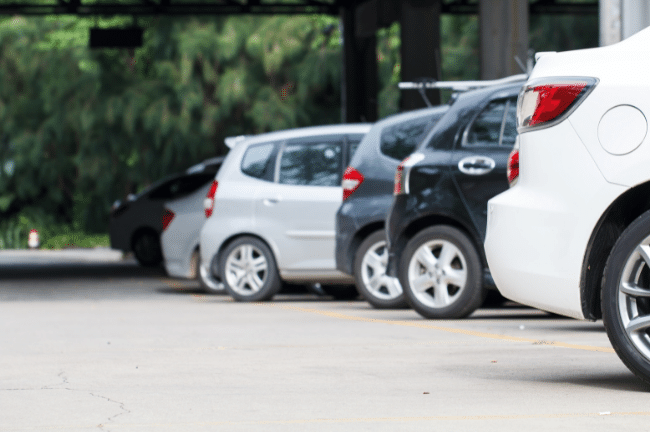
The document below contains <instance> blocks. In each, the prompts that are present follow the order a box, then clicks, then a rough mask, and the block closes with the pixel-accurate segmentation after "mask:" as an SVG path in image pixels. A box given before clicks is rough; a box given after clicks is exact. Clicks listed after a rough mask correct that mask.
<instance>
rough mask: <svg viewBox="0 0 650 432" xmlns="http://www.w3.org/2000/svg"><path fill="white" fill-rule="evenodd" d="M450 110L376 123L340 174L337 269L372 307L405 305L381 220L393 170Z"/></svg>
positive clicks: (421, 112)
mask: <svg viewBox="0 0 650 432" xmlns="http://www.w3.org/2000/svg"><path fill="white" fill-rule="evenodd" d="M448 109H449V106H447V105H444V106H438V107H433V108H425V109H420V110H416V111H410V112H407V113H403V114H397V115H394V116H390V117H388V118H385V119H383V120H381V121H379V122H377V123H375V124H374V125H373V127H372V129H370V132H368V134H366V136H365V137H364V138H363V140H362V141H361V143H360V144H359V148H358V149H357V150H356V152H355V153H354V156H353V157H352V159H351V161H350V166H349V167H348V168H347V169H346V171H345V174H344V176H343V203H342V205H341V207H339V210H338V212H337V213H336V268H337V269H338V270H339V271H342V272H344V273H347V274H351V275H354V277H355V282H356V286H357V290H358V291H359V293H360V294H361V295H362V296H363V297H364V298H365V299H366V300H367V301H368V302H369V303H370V304H371V305H373V306H374V307H377V308H391V307H401V306H405V305H406V300H405V299H404V295H403V294H402V288H401V287H400V285H399V282H398V281H397V279H396V278H393V277H389V276H387V275H386V263H387V261H388V252H387V250H386V237H385V232H384V221H385V220H386V213H387V212H388V209H389V208H390V205H391V203H392V202H393V181H394V177H395V169H396V168H397V166H398V165H399V163H400V161H401V160H402V159H404V158H405V157H406V156H408V155H409V154H411V153H412V152H413V151H414V150H415V148H416V147H417V145H418V144H419V143H420V141H421V140H422V138H424V136H426V133H427V132H428V131H430V130H431V128H432V127H433V125H434V124H435V123H436V121H438V119H440V117H441V116H442V115H443V114H444V113H445V112H446V111H447V110H448Z"/></svg>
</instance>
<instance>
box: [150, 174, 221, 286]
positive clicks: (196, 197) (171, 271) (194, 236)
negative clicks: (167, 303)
mask: <svg viewBox="0 0 650 432" xmlns="http://www.w3.org/2000/svg"><path fill="white" fill-rule="evenodd" d="M210 185H211V182H210V183H208V184H206V185H205V186H202V187H200V188H199V189H198V190H196V191H195V192H193V193H191V194H190V195H188V196H185V197H183V198H179V199H177V200H173V201H168V202H166V203H165V206H164V207H165V208H166V209H169V210H171V211H172V212H174V219H172V221H171V223H170V224H169V226H167V229H165V230H164V231H163V232H162V234H161V235H160V245H161V248H162V253H163V258H164V263H165V270H166V271H167V274H168V275H170V276H174V277H179V278H193V277H195V276H196V275H195V274H192V272H193V269H192V264H191V260H192V253H193V252H194V250H196V248H197V247H198V246H199V234H200V232H201V227H202V226H203V223H204V222H205V212H204V210H203V199H204V198H205V195H206V194H207V193H208V190H209V189H210Z"/></svg>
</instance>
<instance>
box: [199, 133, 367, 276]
mask: <svg viewBox="0 0 650 432" xmlns="http://www.w3.org/2000/svg"><path fill="white" fill-rule="evenodd" d="M337 129H338V130H337ZM368 130H370V125H345V126H337V127H314V128H303V129H294V130H289V131H283V132H276V133H270V134H264V135H258V136H254V137H251V138H249V139H247V140H245V141H243V142H241V143H239V144H237V145H236V146H235V147H234V148H233V149H232V150H231V151H230V153H229V155H228V157H227V158H226V160H225V161H224V163H223V165H222V167H221V169H220V171H219V173H218V175H217V177H216V179H217V181H218V183H219V186H218V188H217V192H216V195H215V205H214V210H213V213H212V216H211V217H210V218H208V220H207V221H206V223H205V224H204V225H203V228H202V230H201V234H200V251H201V267H202V268H203V270H204V271H209V270H210V267H211V266H213V265H214V263H213V259H214V257H215V256H216V254H217V253H218V252H219V250H221V248H222V247H223V246H224V244H225V242H227V241H228V240H229V239H231V238H234V237H238V236H241V235H253V236H256V237H259V238H261V239H262V240H264V241H265V242H266V243H267V244H268V245H269V247H270V248H271V250H272V252H273V254H274V257H275V260H276V264H277V267H278V271H279V273H280V276H281V278H282V279H284V280H295V281H318V282H326V281H336V282H350V283H352V282H353V279H352V278H351V277H350V276H349V275H346V274H344V273H341V272H339V271H338V270H336V265H335V259H334V238H335V231H334V224H335V215H336V211H337V210H338V208H339V206H340V205H341V201H342V196H343V189H342V187H341V186H337V187H327V186H300V185H289V184H279V183H277V182H270V181H266V180H260V179H256V178H253V177H249V176H247V175H245V174H243V173H242V172H241V170H240V165H241V160H242V157H243V155H244V153H245V151H246V149H247V148H248V147H249V146H250V145H253V144H258V143H267V142H285V141H286V140H289V139H293V138H305V137H308V136H323V135H332V134H336V133H341V134H365V133H367V132H368ZM216 264H218V263H216Z"/></svg>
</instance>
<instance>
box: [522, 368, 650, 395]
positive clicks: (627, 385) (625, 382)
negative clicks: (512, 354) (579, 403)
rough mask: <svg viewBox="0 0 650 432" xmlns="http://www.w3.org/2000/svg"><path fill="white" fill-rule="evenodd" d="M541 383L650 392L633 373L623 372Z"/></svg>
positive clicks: (541, 379)
mask: <svg viewBox="0 0 650 432" xmlns="http://www.w3.org/2000/svg"><path fill="white" fill-rule="evenodd" d="M535 381H538V382H539V381H541V382H546V383H552V384H574V385H578V386H583V387H592V388H598V389H604V390H617V391H624V392H643V393H648V392H650V386H646V385H645V384H644V383H643V381H641V380H640V379H638V378H637V377H636V376H634V374H633V373H632V372H628V371H621V372H611V373H607V374H600V375H589V376H574V377H571V376H570V377H552V378H548V377H545V378H540V379H537V380H535Z"/></svg>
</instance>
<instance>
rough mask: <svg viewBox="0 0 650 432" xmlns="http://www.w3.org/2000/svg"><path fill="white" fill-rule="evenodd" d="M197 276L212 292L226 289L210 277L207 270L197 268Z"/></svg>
mask: <svg viewBox="0 0 650 432" xmlns="http://www.w3.org/2000/svg"><path fill="white" fill-rule="evenodd" d="M199 276H200V277H201V281H202V282H203V284H204V285H205V286H206V287H208V289H210V290H212V291H223V290H224V289H225V288H226V287H224V286H223V283H222V282H221V281H219V280H218V279H216V278H215V277H214V276H212V273H210V270H209V269H206V268H204V267H203V266H202V265H200V266H199Z"/></svg>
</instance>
